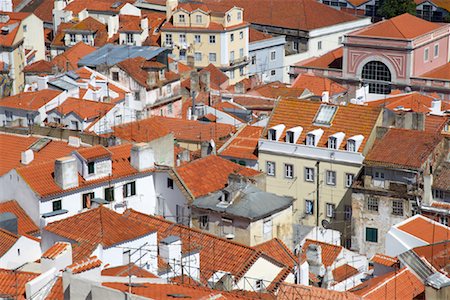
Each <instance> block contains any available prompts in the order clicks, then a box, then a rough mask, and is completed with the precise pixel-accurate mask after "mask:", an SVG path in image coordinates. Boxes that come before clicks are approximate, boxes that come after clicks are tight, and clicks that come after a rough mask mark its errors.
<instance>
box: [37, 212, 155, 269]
mask: <svg viewBox="0 0 450 300" xmlns="http://www.w3.org/2000/svg"><path fill="white" fill-rule="evenodd" d="M118 229H120V230H118ZM44 230H45V231H48V232H51V233H53V234H56V235H58V236H60V237H63V238H65V239H69V240H71V241H75V242H76V243H75V244H73V259H74V261H75V262H77V261H79V260H80V259H86V258H88V257H90V255H91V254H92V251H94V249H95V248H96V247H97V245H99V244H101V245H103V247H104V248H109V247H111V246H113V245H115V244H118V243H122V242H125V241H129V240H133V239H136V238H138V237H142V236H145V235H148V234H150V233H152V232H153V231H154V229H153V228H152V227H151V225H145V224H142V223H139V222H137V221H133V220H131V219H129V218H128V217H125V216H124V215H121V214H119V213H116V212H114V211H112V210H110V209H108V208H106V207H104V206H100V207H98V208H94V209H90V210H87V211H84V212H81V213H79V214H77V215H74V216H71V217H68V218H66V219H62V220H59V221H55V222H52V223H50V224H48V225H47V226H46V227H44Z"/></svg>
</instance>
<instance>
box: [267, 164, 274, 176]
mask: <svg viewBox="0 0 450 300" xmlns="http://www.w3.org/2000/svg"><path fill="white" fill-rule="evenodd" d="M271 168H273V170H272V171H273V172H269V171H270V170H271ZM266 174H267V176H271V177H275V174H276V163H275V162H274V161H266Z"/></svg>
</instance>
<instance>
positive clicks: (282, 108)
mask: <svg viewBox="0 0 450 300" xmlns="http://www.w3.org/2000/svg"><path fill="white" fill-rule="evenodd" d="M321 105H322V103H321V102H315V101H308V100H297V99H295V100H294V99H281V101H279V102H278V105H277V106H276V107H275V108H274V110H273V114H272V117H271V118H270V120H269V123H268V125H267V128H270V127H273V126H276V125H279V124H284V125H285V126H286V128H285V130H284V132H283V133H282V134H281V137H280V139H279V140H280V141H284V140H285V136H286V131H287V130H288V129H290V128H293V127H296V126H301V127H303V131H302V133H301V135H300V137H299V139H298V140H297V144H305V140H306V135H307V133H308V132H310V131H312V130H315V129H319V128H321V129H322V130H323V131H324V132H323V135H322V137H321V138H320V140H319V141H318V144H317V147H327V143H328V137H329V136H330V135H332V134H335V133H337V132H344V133H345V138H346V139H347V138H350V137H352V136H355V135H360V134H361V135H363V136H364V140H363V141H362V144H361V146H360V147H359V150H358V152H362V151H363V149H364V146H365V144H366V142H367V140H368V138H369V136H370V134H371V133H372V130H373V129H374V127H375V124H376V122H377V120H378V118H379V115H380V112H381V109H380V108H377V107H367V106H362V105H354V104H348V105H346V106H343V105H340V106H337V111H336V114H335V116H334V118H333V119H332V121H331V125H330V126H329V127H325V126H318V125H314V118H315V116H316V114H317V112H318V110H319V107H320V106H321ZM346 145H347V142H346V140H345V139H344V141H343V142H342V143H341V146H340V148H339V149H341V150H344V149H346Z"/></svg>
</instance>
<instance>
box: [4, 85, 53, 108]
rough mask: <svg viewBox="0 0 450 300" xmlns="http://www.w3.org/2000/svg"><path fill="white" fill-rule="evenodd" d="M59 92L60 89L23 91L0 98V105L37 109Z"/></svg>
mask: <svg viewBox="0 0 450 300" xmlns="http://www.w3.org/2000/svg"><path fill="white" fill-rule="evenodd" d="M61 93H62V92H61V91H56V90H40V91H36V92H28V93H25V92H23V93H20V94H17V95H14V96H9V97H5V98H2V99H0V107H7V108H16V109H24V110H29V111H37V110H38V109H40V108H42V107H43V106H45V105H46V104H47V103H48V102H50V101H51V100H53V99H55V98H56V97H57V96H58V95H59V94H61Z"/></svg>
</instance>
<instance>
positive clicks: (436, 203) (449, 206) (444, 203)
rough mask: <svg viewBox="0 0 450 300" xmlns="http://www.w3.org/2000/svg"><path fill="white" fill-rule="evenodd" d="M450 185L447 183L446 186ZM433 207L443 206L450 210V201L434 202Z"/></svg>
mask: <svg viewBox="0 0 450 300" xmlns="http://www.w3.org/2000/svg"><path fill="white" fill-rule="evenodd" d="M449 186H450V185H447V186H446V188H448V187H449ZM431 206H432V207H437V208H443V209H448V210H450V203H447V202H437V201H435V202H433V203H431Z"/></svg>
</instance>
